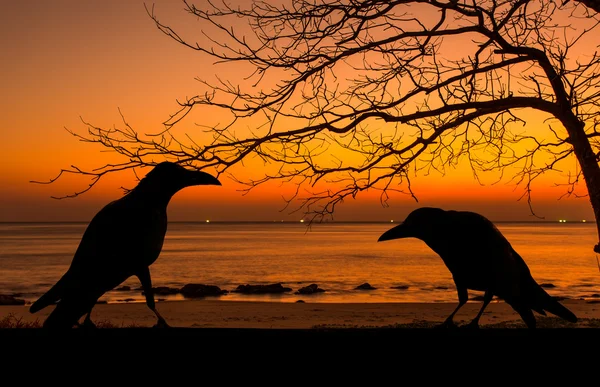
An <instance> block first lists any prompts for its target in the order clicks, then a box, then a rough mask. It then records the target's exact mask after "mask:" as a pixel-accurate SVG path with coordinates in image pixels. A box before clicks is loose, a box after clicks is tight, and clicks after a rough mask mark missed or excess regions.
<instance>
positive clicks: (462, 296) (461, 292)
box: [436, 286, 469, 328]
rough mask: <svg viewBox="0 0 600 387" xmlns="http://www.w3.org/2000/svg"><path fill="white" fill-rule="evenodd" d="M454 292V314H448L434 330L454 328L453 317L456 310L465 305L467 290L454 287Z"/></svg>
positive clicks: (467, 296)
mask: <svg viewBox="0 0 600 387" xmlns="http://www.w3.org/2000/svg"><path fill="white" fill-rule="evenodd" d="M456 291H457V292H458V306H457V307H456V309H454V312H452V314H450V316H448V318H446V320H445V321H444V322H443V323H442V324H440V325H437V326H436V328H455V327H456V324H455V323H454V320H453V319H454V315H455V314H456V312H458V310H459V309H460V308H462V307H463V305H464V304H466V303H467V300H468V299H469V295H468V293H467V288H463V287H461V286H456Z"/></svg>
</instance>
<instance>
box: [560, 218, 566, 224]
mask: <svg viewBox="0 0 600 387" xmlns="http://www.w3.org/2000/svg"><path fill="white" fill-rule="evenodd" d="M558 223H567V220H566V219H560V220H559V221H558Z"/></svg>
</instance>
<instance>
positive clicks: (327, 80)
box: [51, 0, 600, 252]
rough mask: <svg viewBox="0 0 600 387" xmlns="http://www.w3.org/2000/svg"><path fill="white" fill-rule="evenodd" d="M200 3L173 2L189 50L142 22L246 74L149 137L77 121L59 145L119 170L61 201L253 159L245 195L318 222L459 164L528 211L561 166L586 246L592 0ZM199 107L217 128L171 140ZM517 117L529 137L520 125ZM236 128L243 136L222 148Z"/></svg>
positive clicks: (599, 68) (598, 209)
mask: <svg viewBox="0 0 600 387" xmlns="http://www.w3.org/2000/svg"><path fill="white" fill-rule="evenodd" d="M200 3H201V4H202V5H201V6H197V5H194V4H192V3H190V2H188V1H184V4H185V9H186V11H187V12H189V14H190V15H191V16H193V17H194V18H195V19H196V21H197V22H198V23H200V25H201V27H202V36H201V37H200V39H199V41H197V42H196V41H194V40H193V39H191V38H186V37H184V36H182V34H181V33H178V32H177V30H176V28H175V27H171V26H168V25H166V24H163V23H162V22H161V21H160V19H159V17H158V15H157V14H156V13H155V12H154V10H153V9H152V8H147V10H148V14H149V16H150V17H151V18H152V19H153V20H154V22H155V23H156V26H157V27H158V29H159V30H160V31H162V32H163V33H164V34H166V35H168V36H169V37H171V38H173V39H174V40H175V41H176V42H178V43H180V44H182V45H185V46H187V47H189V48H190V49H192V50H196V51H198V52H200V53H201V54H204V55H207V56H209V57H211V58H215V59H216V60H217V63H225V64H227V63H236V64H237V65H239V68H240V69H246V70H248V71H249V72H248V74H244V75H247V77H245V78H240V79H237V80H236V79H229V78H228V79H220V78H217V81H216V82H209V81H208V80H206V79H199V80H200V81H201V83H202V87H203V90H202V92H201V93H199V94H198V95H196V96H194V97H191V98H186V100H185V101H183V102H180V105H181V109H180V110H178V111H177V112H175V113H174V114H173V115H172V116H171V117H170V118H169V119H168V120H167V121H166V122H165V123H164V131H161V132H160V133H156V134H152V135H140V134H139V133H138V131H136V130H134V128H132V127H131V126H130V125H128V124H127V123H126V121H125V120H124V119H123V127H122V128H110V129H106V128H100V127H96V126H93V125H91V124H87V123H86V124H87V125H88V131H87V133H85V134H83V135H82V134H77V133H75V132H72V133H73V135H75V136H77V137H78V138H79V139H81V140H82V141H88V142H94V143H100V144H102V145H103V146H104V147H107V148H110V149H112V150H114V151H116V152H118V153H119V154H120V155H122V156H123V157H124V159H126V161H125V162H123V163H120V164H111V165H105V166H103V167H100V168H99V169H96V170H92V171H84V170H81V169H79V168H76V167H72V168H70V169H65V170H63V171H61V174H62V173H64V172H67V173H79V174H84V175H88V176H89V177H91V183H90V185H89V186H88V187H86V188H85V189H83V190H82V191H79V192H76V193H74V194H73V195H71V196H76V195H78V194H80V193H82V192H85V191H86V190H88V189H89V188H91V187H92V186H93V185H94V184H96V182H97V181H98V180H99V179H100V178H102V176H104V175H105V174H106V173H111V172H115V171H120V170H123V169H128V168H133V167H137V166H142V165H152V164H153V163H154V157H161V158H165V157H166V158H170V159H174V160H177V161H178V162H181V163H183V164H186V165H189V166H193V167H195V168H198V169H206V168H209V169H214V170H215V171H216V172H217V173H218V174H219V175H220V174H223V173H229V171H230V170H231V169H232V168H233V167H234V166H236V165H239V164H241V163H243V162H245V161H246V160H248V159H249V158H251V157H258V158H259V159H260V160H262V161H263V162H264V163H265V165H267V166H268V167H269V168H272V169H273V168H274V169H273V170H274V172H273V173H269V174H262V175H259V176H258V177H257V178H250V179H246V180H243V181H240V182H241V183H243V184H246V185H247V187H248V190H251V189H252V188H254V187H256V186H259V185H261V184H263V183H265V182H267V181H272V180H275V181H277V180H280V181H282V182H285V183H288V184H292V185H293V186H294V187H296V189H295V195H293V196H292V197H290V198H286V202H287V203H288V204H289V203H292V201H295V202H296V203H297V204H298V206H297V207H296V208H295V210H300V209H301V210H302V211H305V213H306V214H311V215H312V216H313V219H322V218H323V217H324V216H331V215H332V214H333V213H334V210H335V208H336V205H338V204H339V203H340V202H342V201H343V200H344V198H347V197H355V196H356V195H358V194H359V193H360V192H361V191H365V190H380V191H381V201H382V203H384V204H385V203H386V201H387V200H388V198H389V196H388V194H389V193H390V192H391V191H399V192H404V193H406V194H409V195H413V196H415V195H414V193H413V190H412V189H411V177H412V178H414V176H417V175H418V173H419V172H421V173H428V172H430V171H432V170H437V171H440V172H442V173H443V172H444V171H445V169H446V168H448V167H453V166H455V165H456V164H457V163H459V162H466V163H468V164H469V165H470V166H471V168H472V171H473V173H474V176H475V178H477V179H478V178H479V176H480V174H481V173H482V172H488V171H500V172H506V171H513V172H514V173H512V175H511V176H512V177H513V178H514V179H515V183H516V184H517V185H518V184H522V185H523V187H524V197H525V198H527V200H529V201H530V200H531V189H532V182H534V181H535V180H536V179H537V178H538V177H539V176H541V175H542V174H544V173H546V172H548V171H553V170H557V169H558V168H560V165H561V163H565V162H566V161H567V160H570V159H571V160H572V159H573V157H574V158H575V159H576V160H577V163H578V168H577V169H576V170H575V171H573V173H572V175H570V176H569V178H568V179H567V181H566V182H565V184H566V185H567V191H566V194H567V195H569V194H574V192H575V190H574V189H575V187H576V185H577V184H578V183H580V182H584V184H585V189H586V190H587V193H588V196H589V199H590V202H591V204H592V207H593V210H594V214H595V217H596V223H597V226H598V230H599V235H600V168H599V166H598V159H599V157H600V143H599V142H598V138H599V137H600V132H599V131H598V130H597V129H598V125H599V122H600V121H599V113H600V102H599V101H600V100H599V98H600V87H599V83H598V79H599V77H600V54H599V53H598V51H597V48H598V42H600V40H598V38H597V36H599V35H598V24H599V23H600V16H599V13H598V11H599V10H600V2H599V1H597V0H581V1H571V2H569V1H566V2H564V3H563V2H562V1H561V0H448V1H436V0H312V1H310V0H278V1H272V0H271V1H254V2H253V3H252V4H250V5H248V6H246V7H245V8H243V7H239V6H233V5H228V4H226V3H225V2H223V3H220V4H216V3H213V2H212V1H203V2H200ZM590 42H592V43H590ZM457 46H459V47H458V48H457ZM581 47H588V48H587V49H586V50H583V49H582V48H581ZM589 47H593V50H589ZM198 109H199V110H201V109H220V110H222V111H223V112H226V113H227V114H228V117H230V120H229V121H228V122H225V123H222V124H219V125H211V126H209V127H208V129H207V130H206V131H204V132H202V134H200V131H199V133H190V132H189V131H188V132H185V133H184V134H180V133H176V130H175V128H176V126H177V124H178V123H181V122H182V121H183V120H184V118H185V117H186V116H187V115H188V114H189V113H190V112H192V111H194V110H198ZM531 111H537V112H539V117H540V118H539V120H538V122H536V123H534V124H535V125H537V126H538V127H539V126H540V125H545V126H547V129H546V133H545V134H544V135H533V134H531V131H529V129H528V128H525V127H524V125H525V124H526V121H525V119H523V118H522V116H523V115H524V114H526V113H527V112H531ZM527 124H528V125H532V123H531V122H528V123H527ZM244 125H247V126H251V128H252V131H251V133H250V134H248V135H243V136H240V135H237V134H236V131H239V130H240V128H244ZM61 174H59V176H57V178H58V177H60V176H61ZM232 177H233V178H234V179H235V176H232ZM582 178H583V181H582ZM54 180H55V179H52V180H51V181H54ZM304 190H305V191H304ZM304 192H306V195H304ZM532 213H534V211H533V209H532ZM595 251H597V252H600V248H599V247H598V246H596V247H595Z"/></svg>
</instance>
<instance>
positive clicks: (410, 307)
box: [0, 299, 600, 330]
mask: <svg viewBox="0 0 600 387" xmlns="http://www.w3.org/2000/svg"><path fill="white" fill-rule="evenodd" d="M561 303H562V304H563V305H564V306H566V307H567V308H569V309H570V310H571V311H572V312H573V313H575V315H576V316H577V317H578V318H579V321H578V322H577V323H569V322H566V321H561V320H559V319H557V318H555V317H554V316H552V315H550V314H548V316H547V317H544V316H540V315H539V314H535V316H536V319H537V321H538V326H539V327H541V328H543V327H553V328H554V327H564V328H588V327H594V328H598V327H600V303H590V302H586V301H583V300H563V301H561ZM481 305H482V303H481V302H469V303H467V304H466V305H464V306H463V307H462V308H461V309H460V310H459V312H458V313H457V314H456V315H455V318H454V321H455V322H456V323H457V324H458V325H464V324H466V323H468V322H470V321H471V319H472V318H473V317H475V316H476V314H477V312H478V311H479V309H480V308H481ZM456 306H457V303H450V302H447V303H446V302H443V303H442V302H440V303H311V302H310V300H307V301H305V302H304V303H284V302H255V301H219V300H209V299H202V300H190V301H166V302H159V303H157V309H158V311H159V312H160V314H161V315H162V316H163V317H164V318H165V320H166V321H167V323H168V324H169V325H170V326H171V327H173V328H232V329H238V328H241V329H280V330H293V329H318V328H361V327H362V328H384V327H393V326H395V327H399V328H401V327H406V328H430V327H433V326H434V325H435V324H439V323H441V322H443V321H444V319H445V318H446V317H447V316H448V315H449V314H450V313H452V311H453V310H454V309H455V308H456ZM28 308H29V306H28V305H24V306H0V320H2V319H7V318H8V317H9V316H11V318H14V319H17V320H19V321H21V322H22V323H32V322H36V320H37V322H38V323H42V322H43V321H44V319H45V318H46V316H47V315H48V314H49V313H50V312H51V311H52V309H53V307H48V308H46V309H43V310H42V311H40V312H38V313H36V314H31V313H29V310H28ZM92 321H94V322H96V323H97V324H98V326H99V328H102V326H108V327H112V328H131V327H140V328H143V327H152V326H153V325H154V324H155V323H156V317H155V316H154V314H153V313H152V311H150V309H149V308H148V307H147V306H146V304H145V303H115V304H98V305H96V307H95V308H94V309H93V312H92ZM480 325H481V327H482V328H492V329H493V328H525V326H524V324H523V322H522V320H521V319H520V317H519V315H518V314H517V313H516V312H515V311H514V310H513V309H512V308H511V307H510V306H509V305H507V304H506V303H504V302H502V301H494V302H492V303H490V304H489V305H488V307H487V308H486V311H485V313H484V314H483V316H482V317H481V320H480Z"/></svg>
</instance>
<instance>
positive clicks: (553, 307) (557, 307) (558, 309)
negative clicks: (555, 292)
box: [535, 283, 577, 323]
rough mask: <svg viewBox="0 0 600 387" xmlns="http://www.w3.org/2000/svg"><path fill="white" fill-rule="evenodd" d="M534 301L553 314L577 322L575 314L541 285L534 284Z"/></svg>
mask: <svg viewBox="0 0 600 387" xmlns="http://www.w3.org/2000/svg"><path fill="white" fill-rule="evenodd" d="M535 295H536V297H535V301H536V303H537V304H538V305H539V307H540V308H541V309H544V310H547V311H548V312H550V313H552V314H553V315H555V316H558V317H560V318H563V319H565V320H567V321H569V322H572V323H575V322H577V316H575V314H574V313H573V312H571V311H570V310H569V309H567V308H566V307H565V306H564V305H562V304H561V303H560V302H558V301H557V300H556V299H554V298H553V297H552V296H551V295H549V294H548V293H547V292H546V291H545V290H544V289H543V288H542V287H541V286H539V285H538V284H537V283H536V284H535Z"/></svg>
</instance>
